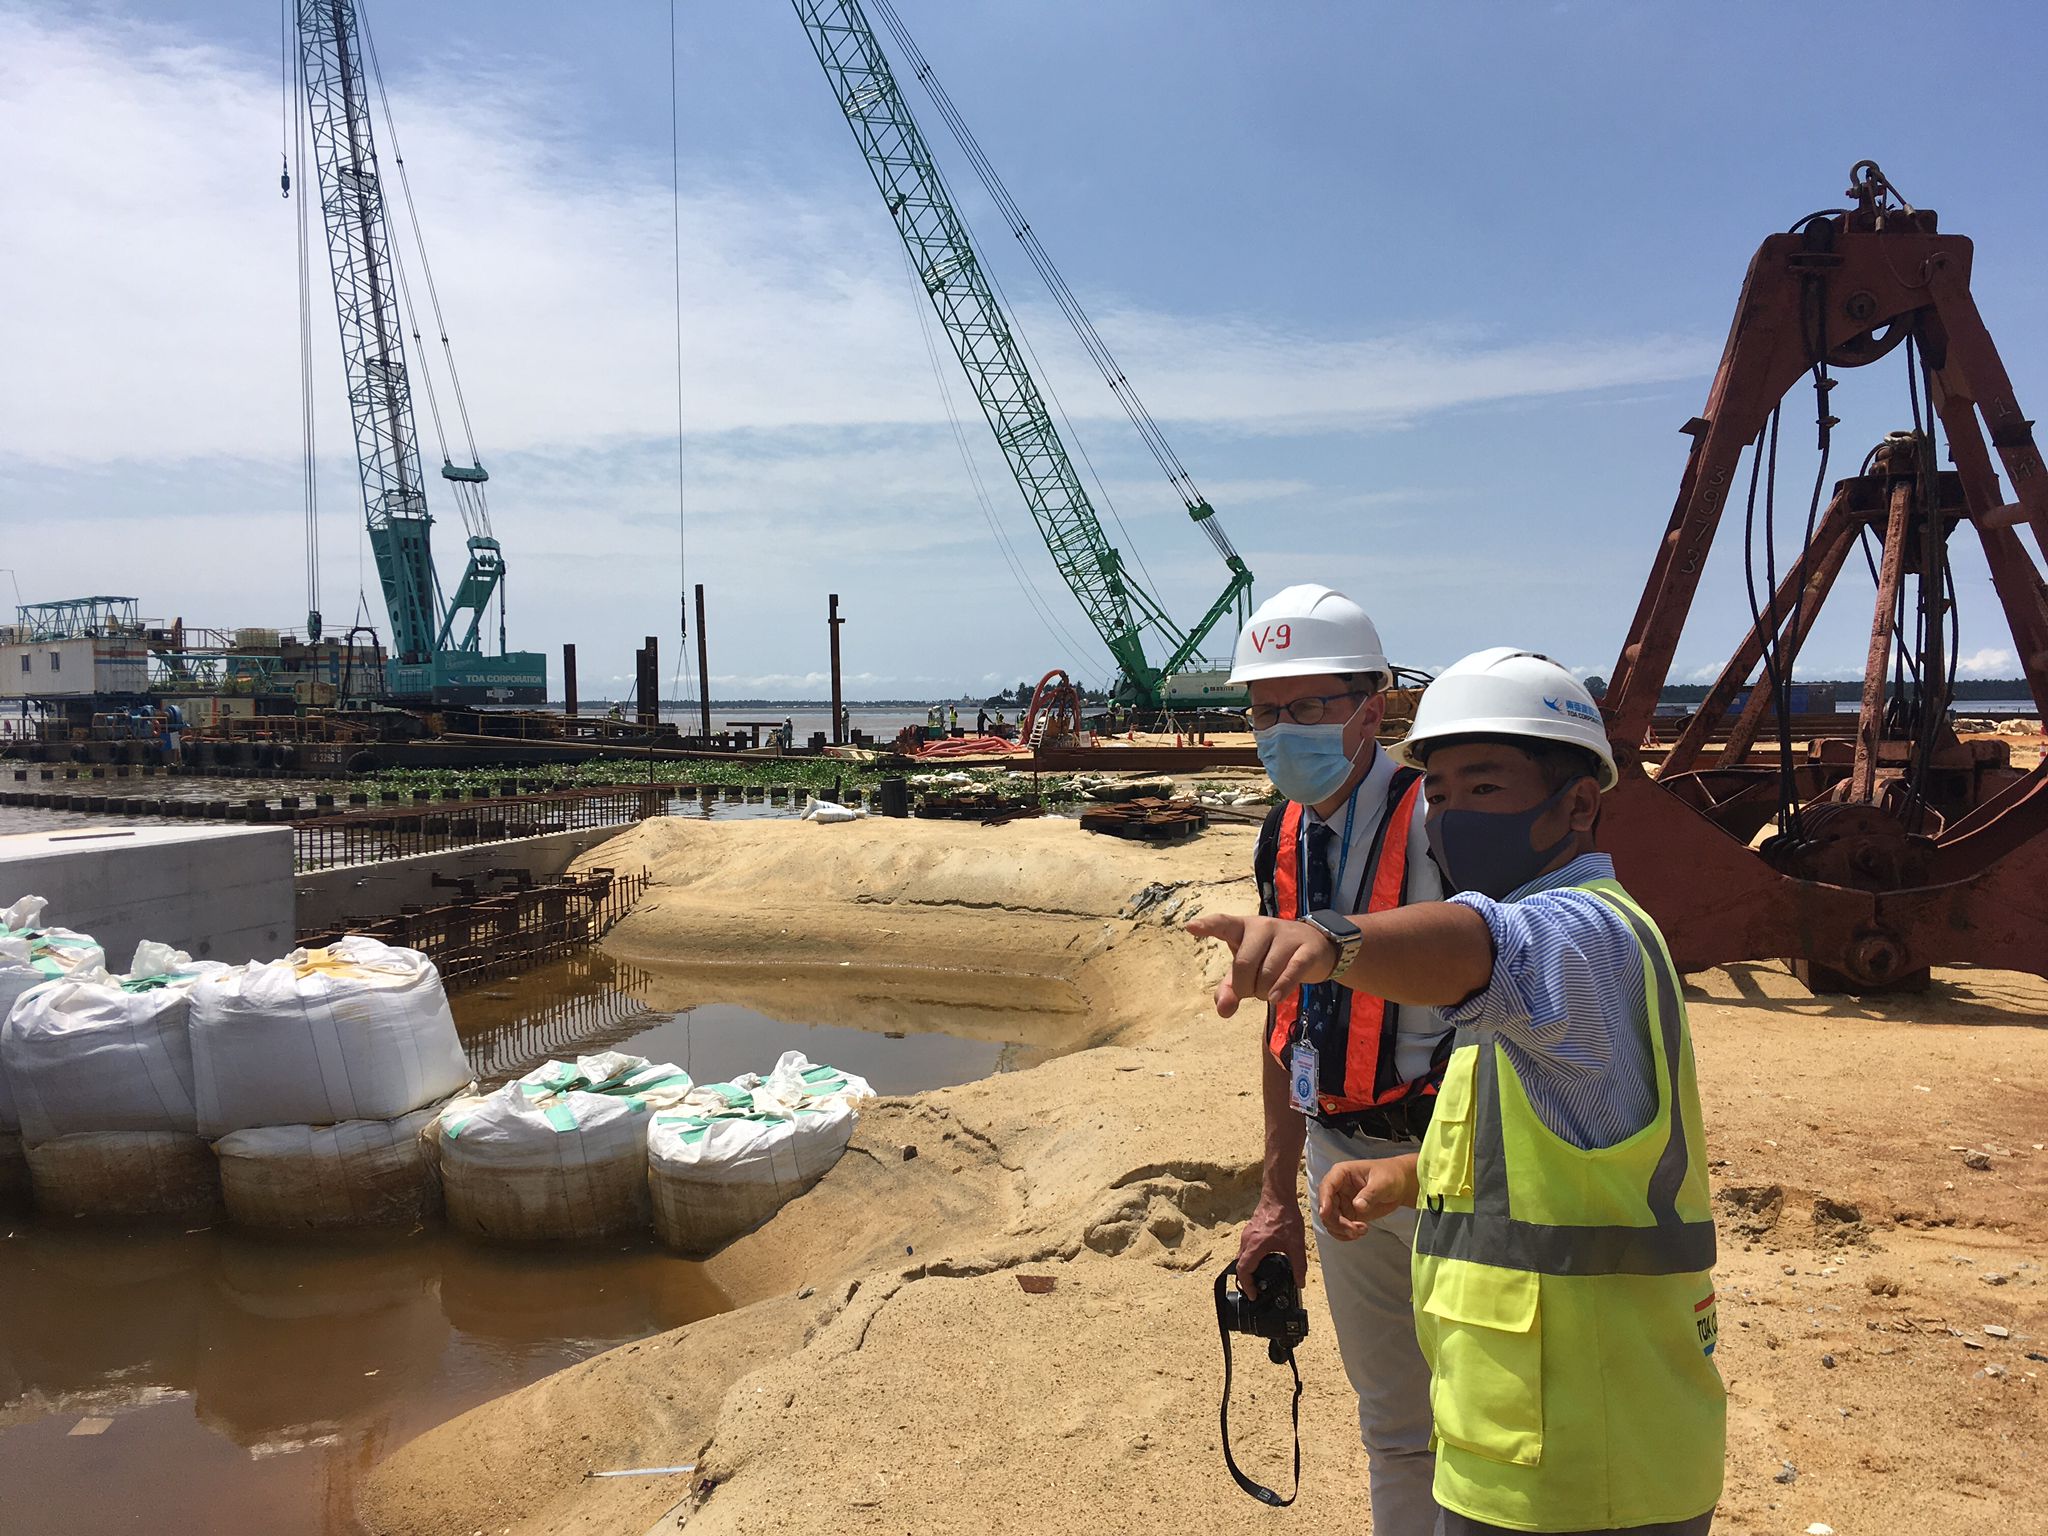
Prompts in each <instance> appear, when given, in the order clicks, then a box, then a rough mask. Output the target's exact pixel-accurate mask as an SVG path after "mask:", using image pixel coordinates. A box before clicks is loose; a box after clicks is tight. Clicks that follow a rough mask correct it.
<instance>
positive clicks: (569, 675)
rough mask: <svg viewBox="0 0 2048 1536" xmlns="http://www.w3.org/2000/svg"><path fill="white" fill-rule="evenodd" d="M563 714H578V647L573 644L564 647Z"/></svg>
mask: <svg viewBox="0 0 2048 1536" xmlns="http://www.w3.org/2000/svg"><path fill="white" fill-rule="evenodd" d="M562 713H563V714H565V715H573V714H575V713H576V647H575V646H574V645H573V644H565V645H564V646H563V647H562Z"/></svg>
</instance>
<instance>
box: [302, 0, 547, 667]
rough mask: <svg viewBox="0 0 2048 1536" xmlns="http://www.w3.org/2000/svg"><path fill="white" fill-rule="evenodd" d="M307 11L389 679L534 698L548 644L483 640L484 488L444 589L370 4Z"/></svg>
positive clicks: (489, 572)
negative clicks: (456, 579)
mask: <svg viewBox="0 0 2048 1536" xmlns="http://www.w3.org/2000/svg"><path fill="white" fill-rule="evenodd" d="M297 12H298V16H297V21H298V34H299V53H300V67H301V70H302V73H303V80H304V91H305V102H306V115H307V119H308V123H309V126H310V127H311V129H312V145H313V158H314V165H315V167H316V171H317V179H318V182H319V186H320V209H321V215H322V222H323V223H324V224H325V226H326V231H327V257H328V266H329V268H330V270H331V271H332V273H333V277H334V305H335V312H336V315H337V317H338V318H339V320H340V324H341V352H342V364H343V369H344V372H345V374H346V376H347V381H348V401H349V417H350V420H351V422H352V424H353V426H354V430H355V445H356V465H357V470H358V473H359V474H360V476H361V480H362V489H363V513H364V518H365V521H366V523H367V525H368V529H369V536H370V550H371V554H372V555H373V556H374V557H375V559H376V562H377V580H378V584H379V585H380V586H381V587H382V588H383V591H384V606H385V608H386V609H387V610H388V612H389V613H390V615H391V652H392V658H393V659H392V661H391V664H390V674H389V678H388V686H389V688H390V691H391V692H392V693H393V694H396V695H398V696H401V697H426V698H431V699H434V700H437V701H441V702H482V701H483V700H485V699H496V700H498V701H501V702H515V703H528V702H531V703H537V702H539V701H540V699H541V697H542V695H544V694H545V692H546V691H547V690H546V684H547V661H546V658H545V657H544V656H541V655H538V654H536V653H533V652H511V653H502V642H501V654H500V655H497V656H489V657H487V656H485V655H484V654H483V651H482V646H481V643H480V639H479V635H478V630H479V627H480V621H481V619H482V617H483V614H484V609H485V606H486V605H487V604H488V603H489V602H490V600H491V597H492V595H493V594H494V593H496V592H497V591H498V589H499V585H500V583H501V582H502V580H503V577H504V558H503V555H502V552H501V551H500V549H499V546H498V541H497V540H496V539H495V538H493V537H492V536H491V533H490V527H489V524H488V522H487V521H484V520H483V519H482V514H481V511H480V507H481V503H480V501H478V502H477V505H478V508H479V511H478V512H477V513H476V514H475V518H474V521H473V526H472V528H471V537H470V539H469V557H470V558H469V566H468V568H467V569H466V570H465V571H464V573H463V578H462V582H461V584H460V586H459V587H458V588H457V591H456V596H455V600H454V601H453V602H448V601H445V600H444V599H443V596H442V592H441V581H440V577H439V575H438V574H437V573H436V571H435V568H434V556H433V548H432V537H431V535H432V529H433V523H434V520H433V517H432V515H431V514H430V513H429V512H428V510H427V497H426V488H425V483H424V479H423V476H422V474H421V471H420V452H419V436H418V431H417V428H416V426H415V424H414V417H413V403H412V383H411V378H410V375H409V374H408V372H407V369H406V360H405V342H404V334H403V327H402V323H401V310H400V303H399V277H398V271H397V266H396V260H395V254H396V253H395V252H394V251H393V250H392V246H391V236H390V230H389V227H388V225H387V223H386V219H385V210H384V192H383V186H382V183H381V181H380V180H379V177H378V173H377V148H376V141H375V137H374V135H373V133H372V130H371V126H370V106H369V94H368V91H367V89H366V86H365V82H364V78H363V57H364V47H363V43H364V38H363V35H362V28H361V19H360V16H359V14H358V12H357V10H356V7H355V4H354V0H299V3H298V6H297ZM441 473H442V475H443V477H444V478H445V479H447V480H449V481H451V482H456V489H457V490H458V492H467V493H468V494H469V495H471V496H472V497H475V495H476V489H477V487H479V486H480V485H481V482H482V481H483V480H484V479H485V478H487V477H486V475H485V472H484V469H483V467H482V466H481V465H474V466H470V467H462V468H458V467H457V466H455V465H453V464H451V463H447V462H445V459H444V462H443V465H442V469H441ZM465 616H466V619H467V622H466V625H465V623H464V619H465Z"/></svg>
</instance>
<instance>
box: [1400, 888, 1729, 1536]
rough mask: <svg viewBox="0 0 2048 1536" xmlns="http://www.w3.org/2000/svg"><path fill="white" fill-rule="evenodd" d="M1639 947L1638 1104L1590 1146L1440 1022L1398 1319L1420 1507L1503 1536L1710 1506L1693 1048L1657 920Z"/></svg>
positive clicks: (1714, 1434) (1503, 1062)
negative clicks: (1407, 1317)
mask: <svg viewBox="0 0 2048 1536" xmlns="http://www.w3.org/2000/svg"><path fill="white" fill-rule="evenodd" d="M1579 888H1580V889H1583V890H1589V891H1592V892H1594V893H1595V894H1597V895H1599V896H1600V897H1601V898H1603V899H1604V900H1606V901H1607V902H1609V903H1611V904H1612V905H1613V906H1614V908H1615V910H1616V911H1618V912H1619V913H1620V914H1621V915H1622V917H1623V918H1625V919H1626V920H1627V922H1628V924H1629V927H1630V928H1631V929H1632V930H1633V931H1634V933H1635V936H1636V942H1637V944H1638V945H1639V946H1640V948H1641V950H1642V954H1643V979H1644V986H1645V988H1646V990H1647V993H1648V1001H1649V1018H1650V1045H1651V1050H1652V1053H1653V1058H1654V1063H1653V1065H1654V1071H1655V1074H1656V1082H1657V1112H1656V1115H1655V1117H1654V1118H1652V1120H1651V1121H1650V1123H1649V1124H1648V1125H1646V1126H1644V1127H1643V1128H1642V1130H1640V1131H1638V1132H1637V1133H1636V1134H1635V1135H1633V1136H1631V1137H1629V1138H1628V1139H1627V1140H1626V1141H1622V1142H1619V1143H1617V1144H1616V1145H1614V1146H1611V1147H1598V1148H1594V1149H1592V1150H1590V1151H1588V1150H1585V1149H1583V1148H1579V1147H1575V1146H1573V1145H1572V1144H1571V1143H1569V1142H1567V1141H1565V1140H1563V1139H1562V1138H1561V1137H1559V1136H1557V1135H1556V1134H1554V1133H1553V1132H1552V1131H1550V1130H1549V1129H1548V1128H1547V1127H1546V1126H1545V1125H1544V1124H1543V1122H1542V1121H1541V1120H1539V1119H1538V1118H1537V1116H1536V1112H1535V1110H1534V1108H1533V1107H1532V1106H1531V1104H1530V1102H1529V1097H1528V1094H1527V1092H1526V1091H1525V1090H1524V1089H1523V1087H1522V1083H1521V1079H1520V1078H1519V1077H1518V1076H1517V1075H1516V1073H1515V1068H1514V1063H1513V1062H1512V1061H1510V1060H1509V1059H1508V1056H1507V1053H1506V1052H1505V1051H1504V1050H1503V1049H1502V1048H1501V1047H1500V1045H1499V1043H1498V1042H1497V1041H1492V1040H1489V1041H1486V1042H1485V1043H1483V1044H1482V1042H1481V1040H1480V1038H1479V1036H1478V1035H1477V1034H1476V1033H1475V1032H1472V1031H1466V1030H1461V1031H1460V1032H1459V1034H1458V1037H1457V1041H1456V1046H1455V1049H1454V1050H1453V1052H1452V1055H1451V1060H1450V1065H1449V1067H1448V1069H1447V1070H1446V1071H1445V1074H1444V1081H1443V1086H1442V1088H1441V1089H1440V1090H1439V1092H1438V1096H1437V1102H1436V1111H1435V1114H1434V1115H1433V1116H1432V1118H1431V1120H1430V1124H1429V1134H1428V1135H1427V1136H1425V1137H1424V1138H1423V1143H1422V1154H1421V1158H1420V1161H1419V1164H1418V1169H1417V1177H1418V1182H1419V1184H1420V1191H1421V1201H1420V1203H1421V1207H1422V1209H1421V1214H1420V1220H1419V1222H1418V1224H1417V1227H1416V1233H1415V1265H1414V1269H1415V1323H1416V1333H1417V1335H1418V1336H1419V1337H1420V1339H1421V1341H1422V1352H1423V1354H1424V1355H1425V1356H1426V1357H1427V1358H1428V1360H1429V1367H1430V1373H1431V1384H1430V1405H1431V1410H1432V1414H1433V1416H1434V1418H1435V1421H1436V1452H1437V1460H1436V1497H1437V1502H1438V1503H1439V1504H1441V1505H1443V1506H1444V1507H1445V1508H1446V1509H1451V1510H1455V1511H1457V1512H1458V1513H1460V1514H1462V1515H1465V1516H1467V1517H1469V1518H1471V1519H1474V1520H1483V1521H1486V1522H1488V1523H1490V1524H1493V1525H1499V1526H1506V1527H1508V1528H1509V1529H1511V1530H1518V1531H1594V1530H1605V1529H1608V1528H1610V1527H1615V1526H1622V1527H1626V1526H1632V1525H1651V1524H1657V1523H1661V1522H1666V1521H1678V1520H1689V1519H1692V1518H1693V1517H1695V1516H1697V1515H1702V1514H1705V1513H1706V1512H1707V1511H1708V1510H1710V1509H1712V1508H1713V1507H1714V1504H1715V1502H1716V1501H1717V1500H1718V1499H1719V1498H1720V1495H1721V1469H1722V1461H1723V1457H1724V1453H1725V1445H1726V1434H1727V1396H1726V1393H1725V1391H1724V1389H1723V1388H1722V1385H1721V1374H1720V1372H1719V1371H1718V1370H1717V1369H1716V1368H1715V1365H1714V1360H1713V1354H1714V1346H1715V1343H1716V1341H1717V1338H1718V1321H1717V1317H1716V1311H1715V1305H1714V1277H1713V1266H1714V1223H1713V1212H1712V1209H1711V1207H1710V1205H1709V1203H1708V1201H1709V1197H1708V1191H1707V1165H1706V1138H1705V1136H1704V1134H1703V1132H1702V1131H1701V1128H1700V1105H1699V1089H1698V1085H1697V1083H1696V1081H1695V1079H1694V1074H1693V1056H1692V1036H1691V1033H1690V1031H1689V1029H1688V1028H1687V1025H1686V1016H1685V1005H1684V1002H1683V1000H1682V999H1681V998H1680V996H1679V990H1678V973H1677V970H1676V968H1675V967H1674V966H1673V965H1672V963H1671V957H1670V954H1669V952H1668V951H1667V950H1666V949H1665V948H1664V940H1663V937H1662V936H1661V935H1660V934H1659V933H1658V932H1657V929H1656V926H1655V925H1654V924H1653V923H1652V922H1651V921H1650V919H1649V917H1648V916H1647V915H1646V914H1645V913H1644V912H1643V910H1642V909H1641V908H1640V907H1638V906H1637V905H1636V904H1635V902H1634V901H1633V900H1632V899H1631V898H1630V897H1629V895H1628V893H1627V892H1626V891H1624V890H1623V889H1622V888H1621V886H1620V885H1619V884H1618V883H1616V882H1615V881H1612V880H1589V881H1586V882H1584V883H1583V884H1582V885H1581V886H1580V887H1579Z"/></svg>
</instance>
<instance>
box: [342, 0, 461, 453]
mask: <svg viewBox="0 0 2048 1536" xmlns="http://www.w3.org/2000/svg"><path fill="white" fill-rule="evenodd" d="M355 9H356V30H357V31H358V32H359V33H360V34H361V35H362V39H363V52H364V53H365V54H366V55H367V56H368V57H369V60H370V76H371V78H372V79H373V80H375V81H376V84H377V100H378V102H379V104H380V105H381V106H382V108H383V111H384V132H385V136H386V137H387V138H389V139H390V140H391V159H392V163H393V164H394V165H396V166H397V167H398V186H399V191H400V192H401V193H403V194H404V197H405V215H406V220H407V222H408V223H410V224H411V225H412V238H413V244H414V245H415V246H417V247H418V248H419V253H420V275H421V277H422V278H423V279H424V281H425V282H426V286H427V302H428V303H429V305H431V306H432V308H433V312H434V328H435V330H436V332H437V333H438V334H439V336H440V338H441V353H442V356H443V357H444V358H446V359H447V364H448V383H449V385H450V387H451V389H452V390H453V392H454V395H455V410H456V414H457V416H458V417H459V419H460V420H461V422H462V436H463V440H464V442H466V443H467V444H468V446H469V458H470V463H471V464H473V465H476V466H478V467H479V468H481V467H482V461H481V460H480V459H479V458H478V456H477V451H476V433H475V432H474V431H473V430H471V427H470V421H469V403H468V401H467V400H465V399H464V398H463V393H462V375H461V374H460V373H458V372H457V371H456V368H455V347H454V344H453V343H452V342H450V341H449V339H448V322H447V320H446V319H445V318H444V317H443V316H442V313H441V293H440V290H439V289H438V288H437V287H435V285H434V268H433V264H432V263H431V262H429V261H428V260H427V237H426V234H425V232H424V231H423V230H422V229H421V228H420V214H419V208H418V206H417V205H416V204H415V203H414V202H413V197H412V178H411V176H409V175H408V174H407V173H406V169H405V152H404V151H403V150H402V149H400V148H399V144H398V124H397V122H396V121H395V120H394V119H393V117H392V115H391V97H390V95H389V94H388V93H387V92H386V91H385V89H384V67H383V65H382V64H380V63H379V62H378V60H377V41H376V39H375V38H374V37H372V36H371V35H370V18H369V14H368V12H367V11H366V10H365V9H364V0H355ZM394 255H395V253H394ZM424 361H425V360H424V359H422V362H424ZM422 371H425V370H422ZM428 392H429V394H431V393H432V383H431V380H430V381H429V385H428Z"/></svg>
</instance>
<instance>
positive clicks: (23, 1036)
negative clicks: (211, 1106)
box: [0, 962, 227, 1146]
mask: <svg viewBox="0 0 2048 1536" xmlns="http://www.w3.org/2000/svg"><path fill="white" fill-rule="evenodd" d="M225 969H227V967H225V966H223V965H220V964H218V963H214V962H204V963H201V964H198V965H195V966H193V967H192V969H191V970H189V971H180V972H176V973H174V974H172V975H169V976H160V977H155V978H151V979H149V980H131V979H127V978H116V977H109V976H106V975H105V974H104V973H99V974H98V976H97V977H96V978H95V977H79V976H73V977H71V978H69V979H67V980H63V981H52V982H47V983H45V984H44V985H42V986H39V987H34V988H32V989H30V990H29V991H28V992H25V993H24V994H22V996H21V997H20V999H19V1000H18V1001H16V1003H15V1005H14V1010H13V1012H11V1013H10V1014H9V1015H8V1016H7V1022H6V1024H5V1025H0V1061H5V1062H6V1064H7V1083H8V1087H9V1088H10V1089H11V1090H12V1092H13V1095H14V1103H15V1108H16V1110H18V1111H19V1113H20V1115H21V1134H22V1138H23V1139H24V1140H25V1141H27V1142H28V1143H29V1145H31V1146H34V1145H35V1143H37V1142H39V1141H48V1140H49V1139H51V1138H52V1137H55V1136H67V1135H70V1134H72V1133H73V1132H77V1131H182V1132H184V1133H185V1134H187V1135H190V1134H191V1133H192V1132H193V1130H194V1129H195V1128H196V1127H195V1114H194V1107H193V1098H192V1041H191V1034H190V1031H189V1029H188V1027H187V1021H188V1014H189V1004H190V1001H191V996H192V990H193V988H194V986H195V985H196V984H198V983H199V982H201V981H204V980H207V979H209V978H210V977H211V976H212V975H213V974H214V973H217V972H220V971H224V970H225Z"/></svg>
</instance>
